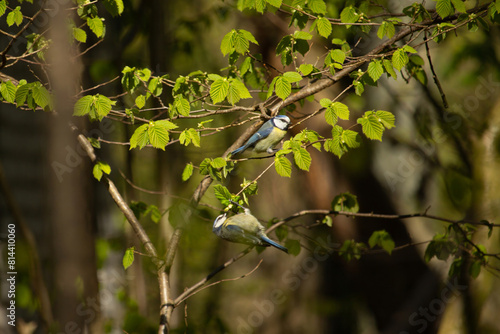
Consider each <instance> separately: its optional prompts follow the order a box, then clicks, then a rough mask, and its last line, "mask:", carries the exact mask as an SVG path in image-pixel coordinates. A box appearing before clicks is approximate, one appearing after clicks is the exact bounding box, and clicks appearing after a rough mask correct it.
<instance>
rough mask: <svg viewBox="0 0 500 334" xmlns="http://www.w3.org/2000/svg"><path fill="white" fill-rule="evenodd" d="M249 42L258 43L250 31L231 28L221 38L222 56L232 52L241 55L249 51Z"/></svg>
mask: <svg viewBox="0 0 500 334" xmlns="http://www.w3.org/2000/svg"><path fill="white" fill-rule="evenodd" d="M250 43H253V44H257V45H259V43H258V42H257V40H256V39H255V37H254V36H253V35H252V33H251V32H249V31H246V30H244V29H238V30H236V29H233V30H231V31H230V32H228V33H227V34H226V35H225V36H224V38H223V39H222V42H221V45H220V50H221V52H222V54H223V55H224V56H225V55H227V54H232V53H233V52H236V53H239V54H242V55H243V54H245V53H247V52H248V51H249V48H250Z"/></svg>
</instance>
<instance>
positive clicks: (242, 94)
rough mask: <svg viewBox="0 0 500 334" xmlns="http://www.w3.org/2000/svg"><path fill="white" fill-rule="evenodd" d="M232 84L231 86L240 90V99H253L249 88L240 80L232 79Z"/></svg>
mask: <svg viewBox="0 0 500 334" xmlns="http://www.w3.org/2000/svg"><path fill="white" fill-rule="evenodd" d="M230 84H231V86H233V87H235V88H236V89H237V90H238V94H239V96H240V98H242V99H250V98H252V95H250V92H249V91H248V88H247V87H246V86H245V84H244V83H243V82H241V81H240V80H239V79H231V81H230Z"/></svg>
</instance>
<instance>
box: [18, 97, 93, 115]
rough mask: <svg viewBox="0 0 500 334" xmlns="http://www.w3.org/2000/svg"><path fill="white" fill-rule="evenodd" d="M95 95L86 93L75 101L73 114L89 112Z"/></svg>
mask: <svg viewBox="0 0 500 334" xmlns="http://www.w3.org/2000/svg"><path fill="white" fill-rule="evenodd" d="M94 100H95V97H94V96H92V95H86V96H84V97H82V98H80V99H78V101H76V103H75V106H74V110H73V116H84V115H87V114H89V113H90V108H91V106H92V105H93V104H94ZM23 103H24V102H23Z"/></svg>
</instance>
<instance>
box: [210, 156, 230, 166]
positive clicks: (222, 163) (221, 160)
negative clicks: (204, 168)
mask: <svg viewBox="0 0 500 334" xmlns="http://www.w3.org/2000/svg"><path fill="white" fill-rule="evenodd" d="M210 164H211V165H212V167H214V168H222V167H225V166H226V165H227V161H226V159H224V158H222V157H217V158H215V159H213V160H212V161H211V162H210Z"/></svg>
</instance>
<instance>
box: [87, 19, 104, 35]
mask: <svg viewBox="0 0 500 334" xmlns="http://www.w3.org/2000/svg"><path fill="white" fill-rule="evenodd" d="M87 25H88V26H89V28H90V30H92V32H93V33H94V34H95V35H96V37H103V35H104V24H103V23H102V19H101V18H99V17H94V18H90V17H88V18H87Z"/></svg>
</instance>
